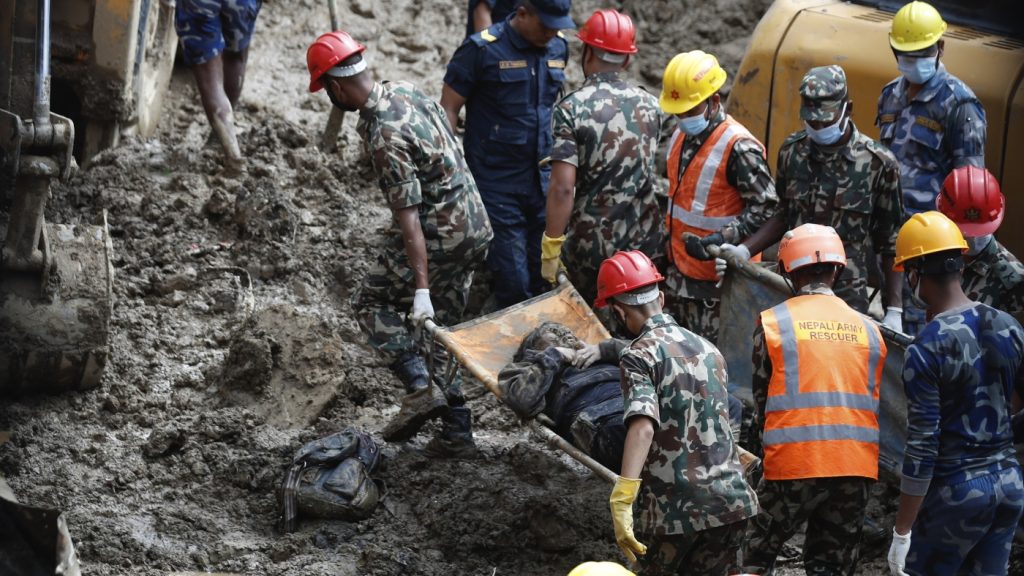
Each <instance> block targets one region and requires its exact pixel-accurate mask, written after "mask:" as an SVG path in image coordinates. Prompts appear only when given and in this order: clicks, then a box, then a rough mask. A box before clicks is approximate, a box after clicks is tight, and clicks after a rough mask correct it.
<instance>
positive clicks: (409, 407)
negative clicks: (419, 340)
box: [382, 354, 448, 442]
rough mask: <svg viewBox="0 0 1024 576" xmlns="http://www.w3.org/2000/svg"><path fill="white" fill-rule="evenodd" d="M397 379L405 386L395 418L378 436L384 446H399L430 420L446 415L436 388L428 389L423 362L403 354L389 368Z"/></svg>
mask: <svg viewBox="0 0 1024 576" xmlns="http://www.w3.org/2000/svg"><path fill="white" fill-rule="evenodd" d="M391 369H392V370H394V371H395V374H397V375H398V379H399V380H401V381H402V384H403V385H405V392H406V394H405V397H404V398H402V407H401V409H399V411H398V414H396V415H395V417H394V418H392V419H391V422H388V425H387V426H386V427H384V431H383V433H382V435H383V436H384V439H385V440H387V441H388V442H403V441H405V440H408V439H410V438H412V437H413V436H415V435H416V433H417V432H419V430H420V428H422V427H423V425H424V424H426V423H427V421H428V420H430V419H432V418H437V417H438V416H443V415H445V414H446V413H447V412H448V403H447V402H445V400H444V396H443V395H442V394H441V391H440V390H438V389H437V387H436V386H431V385H430V376H429V375H428V374H427V366H426V365H425V364H424V363H423V358H420V357H419V355H417V354H406V355H405V356H402V358H400V359H399V360H398V361H397V362H395V363H394V364H392V365H391Z"/></svg>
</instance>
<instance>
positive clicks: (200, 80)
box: [193, 55, 245, 175]
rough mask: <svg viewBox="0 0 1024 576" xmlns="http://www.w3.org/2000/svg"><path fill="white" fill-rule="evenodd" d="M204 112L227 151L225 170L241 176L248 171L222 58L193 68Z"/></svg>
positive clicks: (218, 57) (225, 153)
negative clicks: (226, 86) (236, 131)
mask: <svg viewBox="0 0 1024 576" xmlns="http://www.w3.org/2000/svg"><path fill="white" fill-rule="evenodd" d="M193 73H194V74H195V78H196V85H197V86H198V87H199V96H200V98H201V99H202V101H203V110H205V111H206V118H207V120H209V121H210V126H211V127H212V128H213V132H214V134H216V135H217V138H218V139H219V140H220V144H221V146H222V147H223V148H224V168H225V169H226V170H227V172H228V173H229V174H233V175H237V174H239V173H241V171H242V170H243V169H244V166H245V163H244V162H243V160H242V153H241V150H240V149H239V148H238V138H237V137H236V136H235V121H234V114H233V112H232V105H231V101H230V100H229V99H228V96H227V94H226V93H225V90H224V65H223V60H222V59H221V56H220V55H217V56H215V57H214V58H213V59H211V60H210V61H208V62H204V63H202V64H199V65H198V66H196V67H195V68H193Z"/></svg>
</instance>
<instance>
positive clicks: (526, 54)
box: [441, 0, 575, 308]
mask: <svg viewBox="0 0 1024 576" xmlns="http://www.w3.org/2000/svg"><path fill="white" fill-rule="evenodd" d="M569 9H570V0H520V1H519V4H518V5H517V8H516V11H515V14H514V15H513V16H511V17H510V18H508V19H507V20H505V21H504V22H499V23H497V24H494V25H493V26H491V27H489V28H487V29H486V30H483V31H481V32H478V33H476V34H473V35H472V36H470V37H469V38H467V39H466V40H465V41H464V42H463V43H462V46H460V47H459V49H458V50H456V52H455V55H454V56H452V59H451V62H449V63H448V70H447V72H446V73H445V76H444V86H443V88H442V92H441V106H442V107H443V108H444V110H445V112H446V113H447V115H448V121H449V122H450V123H451V126H452V130H455V127H456V124H457V121H458V118H459V111H460V110H461V109H462V107H463V105H465V107H466V132H465V137H464V138H463V149H464V150H465V154H466V163H467V164H468V165H469V169H470V170H471V171H472V172H473V177H474V178H475V179H476V181H477V184H478V185H479V187H480V193H481V196H482V197H483V201H484V205H485V206H486V207H487V215H488V216H489V217H490V219H491V225H492V226H493V227H494V243H493V244H492V246H491V250H490V253H489V254H488V257H487V264H488V268H489V269H490V271H491V275H492V285H493V294H494V297H495V301H496V304H497V306H498V307H499V308H504V307H507V306H510V305H512V304H515V303H517V302H520V301H522V300H525V299H527V298H530V297H531V296H535V295H537V294H540V293H541V292H543V291H544V290H545V288H546V284H545V282H544V279H543V278H541V275H540V237H541V235H542V234H543V233H544V203H545V199H544V194H545V191H546V190H547V187H548V177H549V175H550V173H551V169H550V167H548V166H541V165H540V161H541V159H543V158H545V157H547V156H548V155H549V154H550V152H551V107H552V106H553V105H554V103H555V101H556V100H557V99H558V94H559V92H560V91H561V89H562V84H563V83H564V82H565V61H566V57H567V56H568V52H569V48H568V44H567V43H566V41H565V38H563V37H562V36H561V35H560V33H559V32H558V31H559V30H560V29H563V28H574V27H575V26H574V24H573V22H572V18H570V17H569Z"/></svg>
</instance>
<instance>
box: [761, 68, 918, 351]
mask: <svg viewBox="0 0 1024 576" xmlns="http://www.w3.org/2000/svg"><path fill="white" fill-rule="evenodd" d="M800 99H801V104H800V118H802V119H803V121H804V129H803V130H799V131H797V132H794V133H793V134H791V135H790V136H789V138H787V139H786V141H785V142H783V144H782V147H781V148H780V149H779V158H778V165H777V167H776V170H775V189H776V191H777V192H778V195H779V207H778V210H777V211H776V212H775V215H774V216H772V217H771V218H770V219H769V220H768V222H767V223H766V224H765V225H764V226H763V227H762V228H761V229H760V230H758V231H757V232H755V233H754V235H753V236H751V237H750V238H749V239H747V240H746V241H745V242H744V243H743V244H744V245H745V246H746V247H747V249H748V251H749V252H752V253H755V254H756V253H758V252H760V251H762V250H764V249H766V248H768V247H769V246H771V245H772V244H774V243H775V242H778V241H779V240H780V239H781V238H782V235H783V233H784V232H785V231H786V230H793V229H795V228H797V227H798V226H800V225H801V224H805V223H814V224H821V225H824V226H830V227H832V229H834V230H835V231H836V233H837V234H839V237H840V238H841V239H842V241H843V250H844V251H845V253H846V266H845V267H844V268H843V270H842V275H841V276H840V277H839V278H838V279H837V280H836V283H835V286H834V287H833V290H834V292H835V295H836V296H838V297H839V298H842V299H843V300H844V301H845V302H846V303H847V304H849V305H850V306H851V307H853V308H854V309H855V310H857V311H859V312H861V313H864V314H866V313H867V312H868V304H869V302H868V301H869V299H870V296H869V294H868V270H869V268H873V267H874V266H877V264H876V258H881V261H882V270H884V271H886V274H885V296H886V297H885V303H886V307H885V318H884V320H883V322H884V323H885V324H886V325H887V326H889V327H890V328H892V329H893V330H895V331H897V332H901V331H902V330H903V320H902V312H903V308H902V305H903V291H902V287H903V275H902V274H900V273H899V272H895V271H893V270H892V261H893V257H894V256H895V254H896V234H897V233H898V232H899V229H900V224H902V223H903V199H902V194H901V193H900V172H899V164H897V163H896V159H895V158H894V157H893V155H892V153H891V152H890V151H889V150H888V149H886V148H885V147H884V146H882V145H881V144H880V143H879V142H877V141H875V140H872V139H871V138H869V137H868V136H866V135H865V134H864V133H862V132H861V131H860V130H858V129H857V126H856V125H855V124H854V122H853V102H852V101H851V100H850V98H849V93H848V92H847V83H846V72H845V71H844V70H843V69H842V68H841V67H840V66H837V65H834V64H833V65H831V66H819V67H816V68H811V69H810V70H809V71H808V72H807V74H805V75H804V77H803V81H802V82H801V83H800Z"/></svg>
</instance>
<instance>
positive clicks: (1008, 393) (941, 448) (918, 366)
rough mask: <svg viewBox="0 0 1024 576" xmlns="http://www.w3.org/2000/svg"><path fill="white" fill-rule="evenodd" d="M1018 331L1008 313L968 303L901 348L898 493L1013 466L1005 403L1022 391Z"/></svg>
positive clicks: (1023, 340) (1023, 354)
mask: <svg viewBox="0 0 1024 576" xmlns="http://www.w3.org/2000/svg"><path fill="white" fill-rule="evenodd" d="M1022 362H1024V331H1022V330H1021V326H1020V324H1018V323H1017V321H1016V320H1014V319H1013V317H1011V316H1010V315H1009V314H1007V313H1005V312H1001V311H999V310H996V309H995V308H992V307H991V306H988V305H986V304H979V303H971V304H969V305H967V306H963V307H961V308H956V309H953V310H947V311H946V312H943V313H941V314H938V315H936V316H935V318H933V319H932V320H931V321H930V322H928V324H926V325H925V327H924V329H922V330H921V332H920V333H919V334H918V335H917V337H916V338H915V339H914V342H913V344H911V345H910V346H909V347H908V348H907V352H906V359H905V361H904V363H903V386H904V389H905V391H906V395H907V445H906V451H905V454H904V456H903V484H902V491H903V492H904V493H907V494H910V495H914V496H923V495H924V494H926V493H927V492H928V487H929V484H930V482H931V480H932V479H933V478H935V479H940V480H941V481H942V483H943V484H946V485H950V484H958V483H961V482H965V481H967V480H970V479H972V478H977V477H979V476H985V475H988V474H991V473H993V472H996V471H998V470H1001V469H1004V468H1007V467H1010V466H1018V464H1017V455H1016V452H1015V451H1014V449H1013V432H1012V430H1011V426H1010V399H1011V397H1012V393H1013V391H1014V390H1015V389H1016V390H1021V386H1024V370H1021V363H1022Z"/></svg>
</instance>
